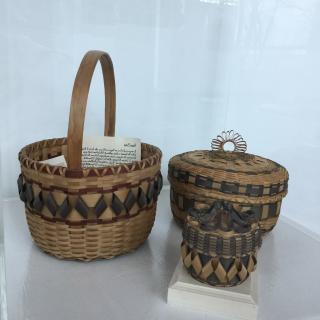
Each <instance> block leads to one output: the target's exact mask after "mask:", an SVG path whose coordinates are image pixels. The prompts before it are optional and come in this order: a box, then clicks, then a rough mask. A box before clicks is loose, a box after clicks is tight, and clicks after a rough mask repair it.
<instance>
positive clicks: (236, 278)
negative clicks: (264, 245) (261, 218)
mask: <svg viewBox="0 0 320 320" xmlns="http://www.w3.org/2000/svg"><path fill="white" fill-rule="evenodd" d="M261 234H262V232H261V230H260V228H259V226H258V223H257V215H255V214H254V213H253V212H251V211H250V212H247V213H246V214H245V215H242V216H241V215H240V214H239V213H238V212H237V211H236V210H235V209H234V208H233V206H232V205H230V203H228V202H225V201H216V202H215V203H214V204H213V206H212V207H211V208H210V209H208V210H195V209H193V210H191V211H190V214H188V215H187V218H186V221H185V224H184V228H183V242H182V244H181V256H182V261H183V264H184V266H185V267H186V268H187V270H188V272H189V273H190V274H191V275H192V276H193V277H194V278H195V279H196V280H199V281H201V282H206V283H208V284H210V285H213V286H223V287H226V286H235V285H238V284H240V283H242V282H243V281H245V280H246V279H247V278H248V277H249V275H250V273H251V272H252V271H254V270H255V267H256V264H257V250H258V248H259V247H260V246H261V241H262V240H261Z"/></svg>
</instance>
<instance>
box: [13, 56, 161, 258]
mask: <svg viewBox="0 0 320 320" xmlns="http://www.w3.org/2000/svg"><path fill="white" fill-rule="evenodd" d="M98 61H100V63H101V66H102V71H103V76H104V85H105V91H106V99H105V115H106V119H105V135H111V136H113V135H114V129H115V125H114V122H115V84H114V75H113V67H112V62H111V59H110V57H109V56H108V55H107V54H106V53H104V52H100V51H90V52H88V53H87V54H86V55H85V57H84V58H83V60H82V62H81V65H80V68H79V71H78V73H77V77H76V79H75V84H74V88H73V94H72V101H71V109H70V118H69V130H68V137H67V138H58V139H50V140H43V141H39V142H35V143H32V144H30V145H28V146H26V147H24V148H23V149H22V150H21V151H20V153H19V160H20V164H21V175H20V176H19V179H18V188H19V195H20V199H21V200H22V201H24V202H25V208H26V215H27V221H28V225H29V229H30V233H31V235H32V238H33V239H34V241H35V243H36V244H37V245H38V246H39V247H40V248H41V249H42V250H44V251H45V252H47V253H50V254H52V255H54V256H56V257H58V258H67V259H78V260H85V261H90V260H93V259H98V258H107V259H108V258H112V257H114V256H117V255H119V254H123V253H126V252H129V251H132V250H134V249H136V248H137V247H138V246H139V245H141V244H142V243H143V242H144V241H145V240H146V239H147V237H148V235H149V233H150V231H151V228H152V226H153V222H154V218H155V213H156V204H157V198H158V195H159V193H160V191H161V188H162V176H161V172H160V161H161V151H160V150H159V149H158V148H157V147H155V146H152V145H149V144H145V143H142V145H141V158H142V159H141V161H135V162H133V163H130V164H122V165H117V166H108V167H103V168H85V169H82V168H81V146H82V136H83V125H84V116H85V109H86V101H87V96H88V91H89V87H90V81H91V78H92V75H93V71H94V68H95V66H96V64H97V62H98ZM61 154H63V155H64V156H65V158H66V161H67V163H68V167H67V168H65V167H61V166H52V165H49V164H43V163H40V161H42V160H46V159H49V158H52V157H56V156H59V155H61Z"/></svg>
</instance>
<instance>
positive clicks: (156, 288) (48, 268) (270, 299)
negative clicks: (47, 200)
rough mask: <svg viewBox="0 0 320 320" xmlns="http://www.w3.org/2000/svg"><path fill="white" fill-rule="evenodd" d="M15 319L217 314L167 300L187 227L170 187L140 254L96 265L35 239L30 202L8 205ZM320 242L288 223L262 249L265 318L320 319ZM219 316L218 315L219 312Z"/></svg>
mask: <svg viewBox="0 0 320 320" xmlns="http://www.w3.org/2000/svg"><path fill="white" fill-rule="evenodd" d="M4 227H5V255H6V261H5V262H6V273H7V274H6V279H7V283H6V286H7V305H8V320H57V319H59V320H70V319H77V320H84V319H85V320H87V319H91V320H100V319H108V320H117V319H119V320H123V319H130V320H131V319H137V320H141V319H147V320H153V319H166V320H167V319H170V320H171V319H174V320H176V319H178V320H179V319H181V320H195V319H200V320H206V319H208V320H209V319H210V320H212V319H215V318H214V317H212V315H211V314H209V313H206V312H202V311H199V312H198V311H192V310H191V309H190V308H188V307H187V306H186V308H180V307H174V306H170V305H168V304H167V303H166V295H167V289H168V286H169V282H170V279H171V277H172V274H173V272H174V270H175V267H176V265H177V262H178V260H179V259H180V242H181V230H180V229H179V227H178V226H177V225H176V224H175V222H174V221H173V220H172V218H171V212H170V208H169V193H168V191H167V190H163V191H162V193H161V195H160V199H159V206H158V210H157V218H156V222H155V226H154V229H153V231H152V233H151V235H150V237H149V239H148V241H147V242H146V243H145V244H144V245H143V246H142V247H141V248H139V249H138V250H137V251H136V252H134V253H131V254H128V255H124V256H121V257H117V258H115V259H113V260H101V261H95V262H90V263H85V262H74V261H61V260H58V259H56V258H54V257H51V256H49V255H47V254H45V253H43V252H41V251H40V250H39V249H38V248H37V247H36V246H35V245H34V244H33V243H32V241H31V238H30V236H29V232H28V229H27V225H26V219H25V215H24V208H23V203H22V202H20V201H19V200H12V201H7V202H5V203H4ZM319 252H320V242H319V241H318V240H317V239H316V238H313V237H311V236H309V235H308V234H305V233H304V232H303V231H301V230H299V229H297V228H296V227H294V226H292V225H291V224H289V223H287V222H286V221H284V220H282V221H280V222H279V224H278V225H277V227H276V228H275V230H273V231H272V232H271V233H270V234H269V235H267V236H266V237H265V238H264V241H263V245H262V248H261V250H260V252H259V255H258V270H257V271H258V272H257V275H258V297H259V310H258V319H260V320H261V319H263V320H273V319H274V320H278V319H279V320H286V319H290V320H300V319H301V320H302V319H303V320H306V319H320V303H319V296H320V286H319V284H320V272H319V270H320V258H319ZM216 319H218V318H216Z"/></svg>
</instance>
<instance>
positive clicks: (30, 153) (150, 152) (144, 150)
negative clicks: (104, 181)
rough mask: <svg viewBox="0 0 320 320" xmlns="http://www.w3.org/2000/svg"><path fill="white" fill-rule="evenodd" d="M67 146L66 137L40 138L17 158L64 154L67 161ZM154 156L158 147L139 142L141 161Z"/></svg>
mask: <svg viewBox="0 0 320 320" xmlns="http://www.w3.org/2000/svg"><path fill="white" fill-rule="evenodd" d="M67 148H68V145H67V139H66V138H58V139H49V140H42V141H39V142H35V143H32V144H30V145H28V146H26V147H24V148H23V149H22V150H21V151H20V154H19V158H20V161H21V160H22V159H23V158H27V159H28V160H33V161H36V162H38V161H43V160H47V159H51V158H54V157H57V156H60V155H64V157H65V159H66V161H68V158H67V157H68V156H67ZM154 156H161V151H160V149H158V148H157V147H155V146H152V145H150V144H147V143H141V161H143V160H147V159H148V158H151V157H154ZM138 162H139V161H138ZM117 166H118V165H117ZM108 167H112V166H108Z"/></svg>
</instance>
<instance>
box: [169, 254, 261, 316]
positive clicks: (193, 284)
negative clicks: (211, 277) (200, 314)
mask: <svg viewBox="0 0 320 320" xmlns="http://www.w3.org/2000/svg"><path fill="white" fill-rule="evenodd" d="M257 290H258V288H257V272H253V273H251V275H250V277H249V278H248V279H247V280H246V281H245V282H243V283H241V284H240V285H238V286H235V287H225V288H223V287H212V286H209V285H207V284H205V283H201V282H199V281H197V280H195V279H193V278H192V277H190V275H189V274H188V272H187V270H186V268H185V267H184V266H183V263H182V261H181V260H180V261H179V262H178V264H177V267H176V270H175V271H174V274H173V276H172V279H171V281H170V285H169V288H168V296H167V302H168V304H171V305H173V306H174V305H175V306H179V307H182V308H186V306H188V307H190V308H193V309H197V310H202V311H206V312H208V313H209V314H211V315H212V316H216V317H223V318H225V319H229V320H255V319H257V314H258V296H257Z"/></svg>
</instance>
